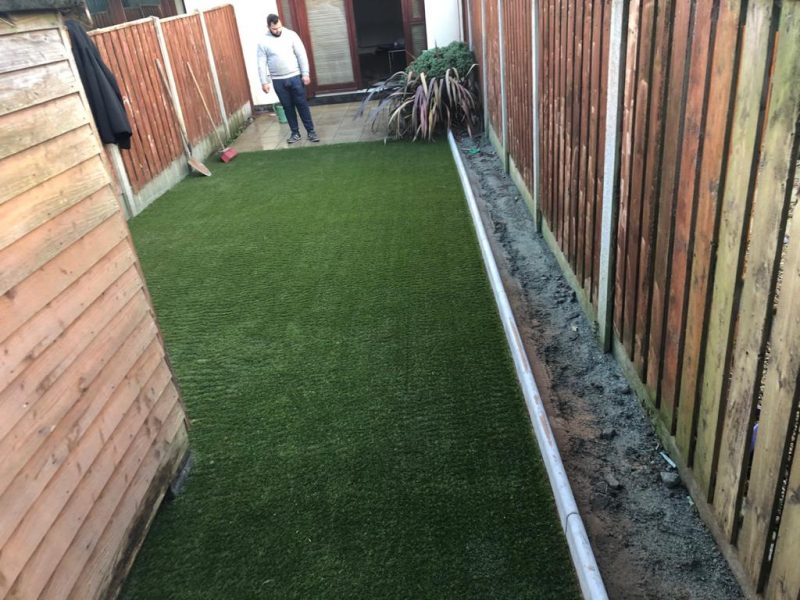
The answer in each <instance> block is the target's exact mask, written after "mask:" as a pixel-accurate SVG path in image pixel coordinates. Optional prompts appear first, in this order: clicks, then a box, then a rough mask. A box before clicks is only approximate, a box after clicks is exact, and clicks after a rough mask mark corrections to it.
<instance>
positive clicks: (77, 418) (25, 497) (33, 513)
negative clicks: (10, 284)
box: [0, 318, 169, 598]
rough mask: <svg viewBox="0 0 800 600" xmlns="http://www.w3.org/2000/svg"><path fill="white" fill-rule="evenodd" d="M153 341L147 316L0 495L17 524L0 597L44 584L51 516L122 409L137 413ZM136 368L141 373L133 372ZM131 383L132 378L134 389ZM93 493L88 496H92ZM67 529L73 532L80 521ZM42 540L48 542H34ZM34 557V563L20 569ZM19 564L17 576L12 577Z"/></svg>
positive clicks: (59, 541) (61, 544)
mask: <svg viewBox="0 0 800 600" xmlns="http://www.w3.org/2000/svg"><path fill="white" fill-rule="evenodd" d="M155 336H156V328H155V324H154V323H153V321H152V319H147V318H145V319H143V320H142V322H140V324H139V326H138V327H137V328H136V330H134V331H133V332H132V334H131V335H130V337H128V339H126V340H125V342H124V344H123V345H122V346H121V347H120V350H119V352H118V353H117V355H116V356H115V357H114V360H112V361H111V362H109V364H107V365H106V367H105V368H104V369H103V371H102V372H101V373H100V375H99V376H98V377H97V379H95V380H94V381H93V382H92V384H91V386H89V387H88V388H87V389H86V390H85V391H84V392H83V393H82V394H81V396H80V397H79V398H77V399H76V400H75V402H74V404H73V405H72V406H71V408H70V409H69V411H68V412H67V413H66V414H65V415H64V417H63V418H62V419H61V420H60V421H59V422H58V425H57V426H56V428H55V429H54V430H53V431H52V432H50V434H49V435H48V436H47V438H46V439H45V440H44V443H43V444H42V446H41V447H40V448H39V449H38V450H37V452H36V454H34V456H33V457H32V458H31V459H30V461H29V462H28V463H27V464H26V465H25V468H24V470H23V471H21V472H20V474H19V475H18V477H17V479H16V480H15V481H14V482H13V483H12V484H11V486H10V487H9V489H8V490H6V493H5V494H4V495H3V496H2V498H0V503H2V505H3V507H4V508H5V509H6V510H5V511H4V514H5V515H6V516H7V517H8V518H11V519H13V520H14V521H15V522H17V523H19V525H18V526H17V528H16V529H15V530H14V533H13V534H12V535H11V537H10V538H9V539H8V541H7V542H6V543H5V544H4V546H3V550H4V551H3V555H2V556H0V572H2V573H3V578H2V580H0V595H5V594H7V593H10V594H11V595H12V596H13V595H15V594H16V595H17V596H19V597H24V598H36V597H38V595H39V592H40V591H41V589H42V588H43V587H44V586H45V584H46V583H47V580H48V578H49V575H50V573H51V571H52V569H53V565H55V564H57V563H58V561H59V560H60V559H61V557H62V556H63V554H64V552H65V551H66V548H65V545H68V544H69V538H65V537H62V536H59V535H58V533H59V531H58V530H57V529H56V530H55V531H54V530H53V529H52V528H53V525H54V523H55V522H56V519H57V518H62V517H63V512H64V508H65V505H66V504H67V502H68V501H69V499H70V496H71V495H72V494H73V493H74V492H75V491H77V490H76V488H77V487H78V485H79V483H80V482H81V479H82V477H83V475H84V473H85V472H86V471H91V469H92V464H93V462H94V460H95V458H96V457H97V455H98V454H99V453H100V452H101V450H102V449H103V447H104V446H106V447H107V446H108V445H110V444H113V441H111V439H109V438H112V439H113V436H112V434H113V433H114V429H115V428H116V425H117V424H118V423H119V421H120V420H121V419H122V417H123V416H124V415H125V413H126V412H127V411H128V409H131V410H132V411H133V412H134V413H139V412H140V411H138V410H136V408H135V407H134V408H131V404H132V402H133V401H134V399H135V398H136V395H137V394H138V392H139V391H140V390H141V389H142V385H144V384H145V382H146V381H147V380H148V379H149V377H150V375H152V373H153V371H155V369H156V367H157V366H158V365H159V364H164V363H163V355H162V353H161V349H160V347H159V345H158V344H157V343H156V342H155V340H156V337H155ZM148 350H149V354H147V352H148ZM137 366H138V367H139V368H140V369H145V368H146V369H149V371H147V372H139V371H136V368H137ZM131 378H133V379H134V380H136V385H135V386H133V385H131V383H132V382H131ZM137 379H138V380H137ZM166 380H167V382H168V381H169V374H168V373H167V378H166ZM102 425H105V427H104V428H103V427H102ZM106 440H109V441H108V444H107V443H106ZM123 440H124V438H122V440H119V441H118V443H121V442H122V441H123ZM114 441H117V440H114ZM84 467H85V468H84ZM100 489H102V488H99V489H98V488H94V489H92V490H91V492H92V493H93V494H94V495H97V494H98V493H99V491H100ZM85 504H86V506H85V507H82V510H84V511H88V510H89V508H91V505H92V500H91V497H90V498H89V499H88V501H87V502H86V503H85ZM62 522H63V521H62ZM67 525H68V527H69V526H70V525H71V526H72V527H77V526H79V525H80V519H78V520H77V521H73V522H72V523H68V524H67ZM45 537H47V538H48V542H49V543H45V544H41V542H42V540H43V539H45ZM34 553H36V555H37V559H38V560H35V561H34V564H26V563H28V559H29V558H31V556H32V555H34ZM43 559H44V560H43ZM23 567H24V570H25V573H24V574H23V576H21V577H19V576H20V573H21V572H22V571H23ZM18 577H19V579H18Z"/></svg>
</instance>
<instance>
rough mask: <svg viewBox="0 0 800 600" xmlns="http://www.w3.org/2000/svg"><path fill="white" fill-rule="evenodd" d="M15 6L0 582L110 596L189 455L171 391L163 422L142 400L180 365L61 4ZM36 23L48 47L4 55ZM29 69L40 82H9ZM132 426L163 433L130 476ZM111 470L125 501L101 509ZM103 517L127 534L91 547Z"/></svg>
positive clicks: (13, 593) (4, 249) (9, 31)
mask: <svg viewBox="0 0 800 600" xmlns="http://www.w3.org/2000/svg"><path fill="white" fill-rule="evenodd" d="M11 18H12V19H14V21H15V22H16V23H15V25H14V26H12V25H11V24H9V23H7V22H3V23H0V72H3V74H4V76H9V77H6V78H5V79H4V83H6V84H8V86H4V87H3V88H2V91H1V92H0V106H2V113H1V114H0V131H2V132H3V134H2V135H3V136H6V135H7V136H9V137H8V139H10V140H12V143H10V144H5V143H4V146H3V147H4V152H3V154H2V156H0V190H2V192H0V290H1V291H0V314H2V315H3V318H2V319H0V455H2V457H3V460H2V461H1V462H0V515H2V518H0V573H2V576H0V597H3V598H5V597H10V598H38V597H52V598H67V597H70V596H71V597H77V598H97V597H104V596H106V595H108V596H114V595H115V593H116V592H117V591H118V587H119V584H120V582H121V580H122V577H124V575H125V573H126V572H127V570H128V568H129V567H130V563H131V561H132V559H133V556H134V555H135V550H136V547H137V545H138V543H139V542H140V541H141V537H142V535H143V534H144V532H145V531H146V530H147V526H148V525H149V521H150V517H151V516H152V514H153V511H154V510H155V508H157V507H158V505H159V503H160V500H161V497H162V496H163V493H164V491H165V489H166V487H167V484H168V483H169V481H170V480H171V478H172V477H173V476H174V473H175V472H176V470H177V468H178V466H179V462H180V461H181V460H182V459H183V457H184V456H185V452H186V449H187V444H188V441H187V437H186V425H185V417H184V414H183V407H182V403H181V402H180V399H179V397H178V396H177V394H176V395H174V396H173V397H172V401H171V404H170V406H171V410H172V411H173V413H174V421H173V422H170V423H168V425H169V426H168V427H167V423H166V422H165V421H164V419H163V418H162V417H161V415H160V413H157V412H155V411H153V410H151V406H150V404H148V403H147V397H148V395H149V394H150V393H151V392H150V388H149V387H148V382H149V377H150V374H151V373H153V372H155V371H158V372H160V373H161V374H162V377H163V379H164V380H165V381H166V382H167V384H169V385H171V386H173V387H174V382H173V377H172V373H171V371H170V368H169V366H168V364H167V361H166V358H165V351H164V347H163V341H162V338H161V336H160V333H159V331H158V327H157V324H156V321H155V318H154V315H153V308H152V303H151V302H150V299H149V297H148V295H147V291H146V288H145V283H144V279H143V277H142V274H141V271H140V269H139V266H138V261H137V258H136V254H135V251H134V248H133V242H132V240H131V238H130V233H129V231H128V229H127V226H126V224H125V220H124V218H123V216H122V214H121V206H120V203H119V200H118V198H117V197H116V195H115V191H114V188H113V186H112V183H111V179H110V176H109V171H108V166H107V164H106V162H105V160H104V153H103V148H102V146H101V144H100V140H99V137H98V136H97V133H96V130H95V129H94V127H93V125H92V120H91V118H90V109H89V106H88V102H87V100H86V97H85V94H84V92H83V88H82V86H81V84H80V79H79V76H78V73H77V68H76V67H75V64H74V61H73V59H72V55H71V52H70V51H69V41H68V40H69V38H68V35H67V33H66V30H65V28H64V27H63V25H62V24H61V20H60V17H59V16H58V15H57V14H55V13H54V14H46V13H37V14H30V15H27V16H26V15H22V16H20V15H17V14H12V15H11ZM32 29H35V30H36V31H37V36H39V38H42V36H41V33H42V32H43V33H45V34H46V35H44V37H43V38H42V39H46V40H48V44H47V46H48V51H47V52H45V53H39V54H37V53H32V54H30V56H29V57H28V59H29V60H28V62H27V63H25V64H23V63H22V62H21V61H16V62H14V63H13V65H14V66H13V67H9V65H11V64H12V63H11V62H9V63H6V62H5V57H6V56H7V54H6V52H5V50H6V48H17V47H24V46H25V43H24V42H25V40H26V38H29V35H30V34H29V32H30V31H32ZM132 35H133V36H135V35H136V32H135V31H134V32H132ZM131 39H135V37H134V38H131ZM53 40H58V44H59V45H60V50H59V49H57V48H56V47H55V46H53V45H52V44H50V41H53ZM140 43H141V40H138V41H137V44H140ZM136 47H137V48H138V47H140V46H138V45H137V46H136ZM123 60H126V61H127V62H126V64H134V61H136V60H138V57H136V56H133V57H127V58H126V57H123ZM6 67H9V68H6ZM51 81H52V82H53V85H52V86H51V85H49V83H50V82H51ZM28 82H35V86H36V87H37V88H39V89H46V90H48V92H47V93H46V94H43V95H41V96H39V95H37V94H34V93H29V90H28V88H26V89H24V90H23V92H22V93H18V90H19V87H20V86H26V85H27V83H28ZM140 84H141V86H142V88H140V89H143V88H144V86H146V85H148V79H147V78H146V77H142V81H141V82H140ZM15 90H16V91H15ZM145 110H146V109H145ZM65 112H69V113H70V114H65ZM152 118H154V119H157V118H158V115H157V114H155V113H154V114H153V117H152ZM37 124H38V127H37V126H36V125H37ZM150 131H151V133H152V129H151V130H150ZM155 140H156V138H155V137H152V139H148V138H147V136H146V134H143V135H142V137H140V138H139V139H138V141H137V143H138V144H140V145H141V147H145V146H147V147H150V142H151V141H153V142H155ZM159 158H163V157H162V155H160V154H159V153H158V152H156V153H155V154H154V155H153V161H154V162H152V163H148V168H149V167H150V165H152V168H157V165H158V164H159V163H158V162H157V161H156V159H159ZM134 438H136V439H141V440H142V441H143V442H145V443H146V444H147V446H148V447H149V446H150V445H151V444H152V443H154V442H156V441H157V440H160V439H162V438H164V439H166V440H167V441H166V443H163V444H160V445H159V453H158V454H154V453H153V454H150V455H148V456H141V457H139V458H138V462H137V463H136V464H137V465H138V469H139V470H140V471H141V472H142V474H143V476H142V478H141V479H140V485H139V487H133V486H132V485H129V483H128V482H129V481H131V479H132V478H131V476H130V475H131V474H129V473H128V472H127V471H125V461H124V457H125V456H127V455H128V451H129V449H130V448H131V440H133V439H134ZM153 474H159V475H158V476H155V475H153ZM115 477H116V478H118V479H119V485H118V487H117V489H116V493H117V494H118V498H117V500H118V502H116V501H115V502H114V503H113V504H109V508H110V510H108V511H106V512H102V513H100V512H98V511H97V510H96V509H97V507H98V506H100V505H101V504H103V502H104V498H106V495H107V493H108V489H109V488H108V486H107V485H106V483H107V482H108V480H109V479H110V478H115ZM121 503H124V504H125V505H126V506H130V507H132V510H129V511H128V512H122V511H121V510H120V506H121V505H122V504H121ZM110 529H113V530H115V531H119V532H122V535H120V536H117V537H115V538H113V539H112V538H109V541H108V544H107V545H106V546H105V547H104V548H103V551H102V552H98V551H96V548H95V544H96V540H98V539H100V534H101V533H103V532H104V531H107V530H110ZM87 569H88V570H87ZM58 573H68V574H69V578H67V579H61V578H59V577H58V575H57V574H58ZM99 574H102V576H99ZM76 580H77V581H84V582H85V585H84V584H75V582H76ZM54 581H55V582H56V583H53V582H54ZM48 586H49V587H48Z"/></svg>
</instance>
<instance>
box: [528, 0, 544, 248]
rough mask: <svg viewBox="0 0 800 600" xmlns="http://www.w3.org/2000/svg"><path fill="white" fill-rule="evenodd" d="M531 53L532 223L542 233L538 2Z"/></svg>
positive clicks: (534, 6)
mask: <svg viewBox="0 0 800 600" xmlns="http://www.w3.org/2000/svg"><path fill="white" fill-rule="evenodd" d="M531 52H532V54H533V57H532V59H533V60H531V67H532V69H533V74H532V77H533V80H532V85H531V87H532V88H533V94H532V96H533V127H532V129H533V131H532V133H531V135H533V190H531V191H532V194H531V196H533V221H534V223H535V225H536V231H537V232H541V231H542V211H541V210H540V209H539V205H540V200H541V198H540V194H541V192H540V188H541V181H540V178H541V171H540V167H539V157H540V148H539V61H540V60H541V53H540V52H539V0H534V1H533V2H532V3H531Z"/></svg>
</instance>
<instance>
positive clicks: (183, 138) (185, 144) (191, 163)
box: [156, 59, 211, 177]
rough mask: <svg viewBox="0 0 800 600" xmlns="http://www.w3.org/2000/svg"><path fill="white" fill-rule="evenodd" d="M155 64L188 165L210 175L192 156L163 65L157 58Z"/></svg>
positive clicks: (194, 169) (198, 171)
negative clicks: (179, 134) (176, 123)
mask: <svg viewBox="0 0 800 600" xmlns="http://www.w3.org/2000/svg"><path fill="white" fill-rule="evenodd" d="M156 66H157V67H158V74H159V75H161V83H162V84H164V89H165V90H167V96H168V97H169V103H170V106H172V112H173V113H175V120H176V121H177V122H178V130H179V131H180V132H181V143H183V152H184V153H185V154H186V160H188V161H189V167H190V168H191V169H192V171H194V172H195V173H200V174H201V175H205V176H206V177H211V171H209V170H208V167H207V166H205V165H204V164H203V163H201V162H200V161H199V160H196V159H194V158H192V151H191V150H189V142H188V141H187V139H186V132H185V131H184V130H183V125H182V124H181V120H180V118H179V117H178V110H177V108H175V98H173V97H172V90H170V89H169V83H168V82H167V76H166V75H165V74H164V67H163V66H161V61H160V60H158V59H156Z"/></svg>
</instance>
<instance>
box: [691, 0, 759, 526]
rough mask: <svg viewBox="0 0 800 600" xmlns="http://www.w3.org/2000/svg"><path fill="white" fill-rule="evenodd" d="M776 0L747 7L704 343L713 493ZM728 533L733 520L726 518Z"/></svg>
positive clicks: (700, 448)
mask: <svg viewBox="0 0 800 600" xmlns="http://www.w3.org/2000/svg"><path fill="white" fill-rule="evenodd" d="M773 10H774V3H773V2H772V0H753V1H752V2H750V3H749V5H748V9H747V25H746V28H745V30H744V39H743V41H742V62H741V72H740V73H739V78H738V85H737V91H736V101H735V108H734V111H735V112H734V118H733V125H732V127H733V129H732V131H731V134H730V135H731V143H730V155H729V157H728V166H727V175H726V179H725V191H724V194H723V196H722V203H723V204H722V212H721V220H720V225H719V246H718V248H717V261H716V266H715V269H714V288H713V290H712V298H711V309H710V310H709V313H708V314H709V322H708V337H707V341H706V346H705V358H704V368H703V376H702V388H701V395H700V412H699V414H698V421H697V440H696V447H695V454H694V462H693V466H694V472H695V476H696V477H697V480H698V484H699V485H700V487H701V488H703V489H704V490H705V491H706V493H707V494H708V495H709V498H710V497H711V496H712V494H713V482H714V473H715V471H716V464H717V458H718V456H719V447H718V446H717V442H718V436H719V428H720V427H721V416H722V414H723V411H724V406H725V403H724V400H723V398H722V388H723V381H724V380H725V376H726V373H727V370H728V356H729V351H728V348H729V343H730V337H731V334H732V326H733V320H732V319H733V315H732V311H733V303H734V296H735V295H736V290H737V286H738V279H739V273H740V272H741V264H740V259H741V258H742V240H743V235H744V233H745V223H746V222H747V221H748V220H749V216H748V215H747V212H748V210H749V199H748V196H749V194H750V191H749V190H750V180H751V177H752V175H753V161H754V160H755V150H756V144H757V140H758V139H759V138H760V127H761V124H760V118H759V114H760V104H761V100H762V93H763V86H764V75H765V72H766V69H767V68H768V60H769V52H770V39H771V35H770V24H771V21H772V11H773ZM721 526H722V527H723V529H725V530H726V531H727V532H728V534H729V535H730V534H732V532H733V523H732V522H730V523H723V524H721Z"/></svg>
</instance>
